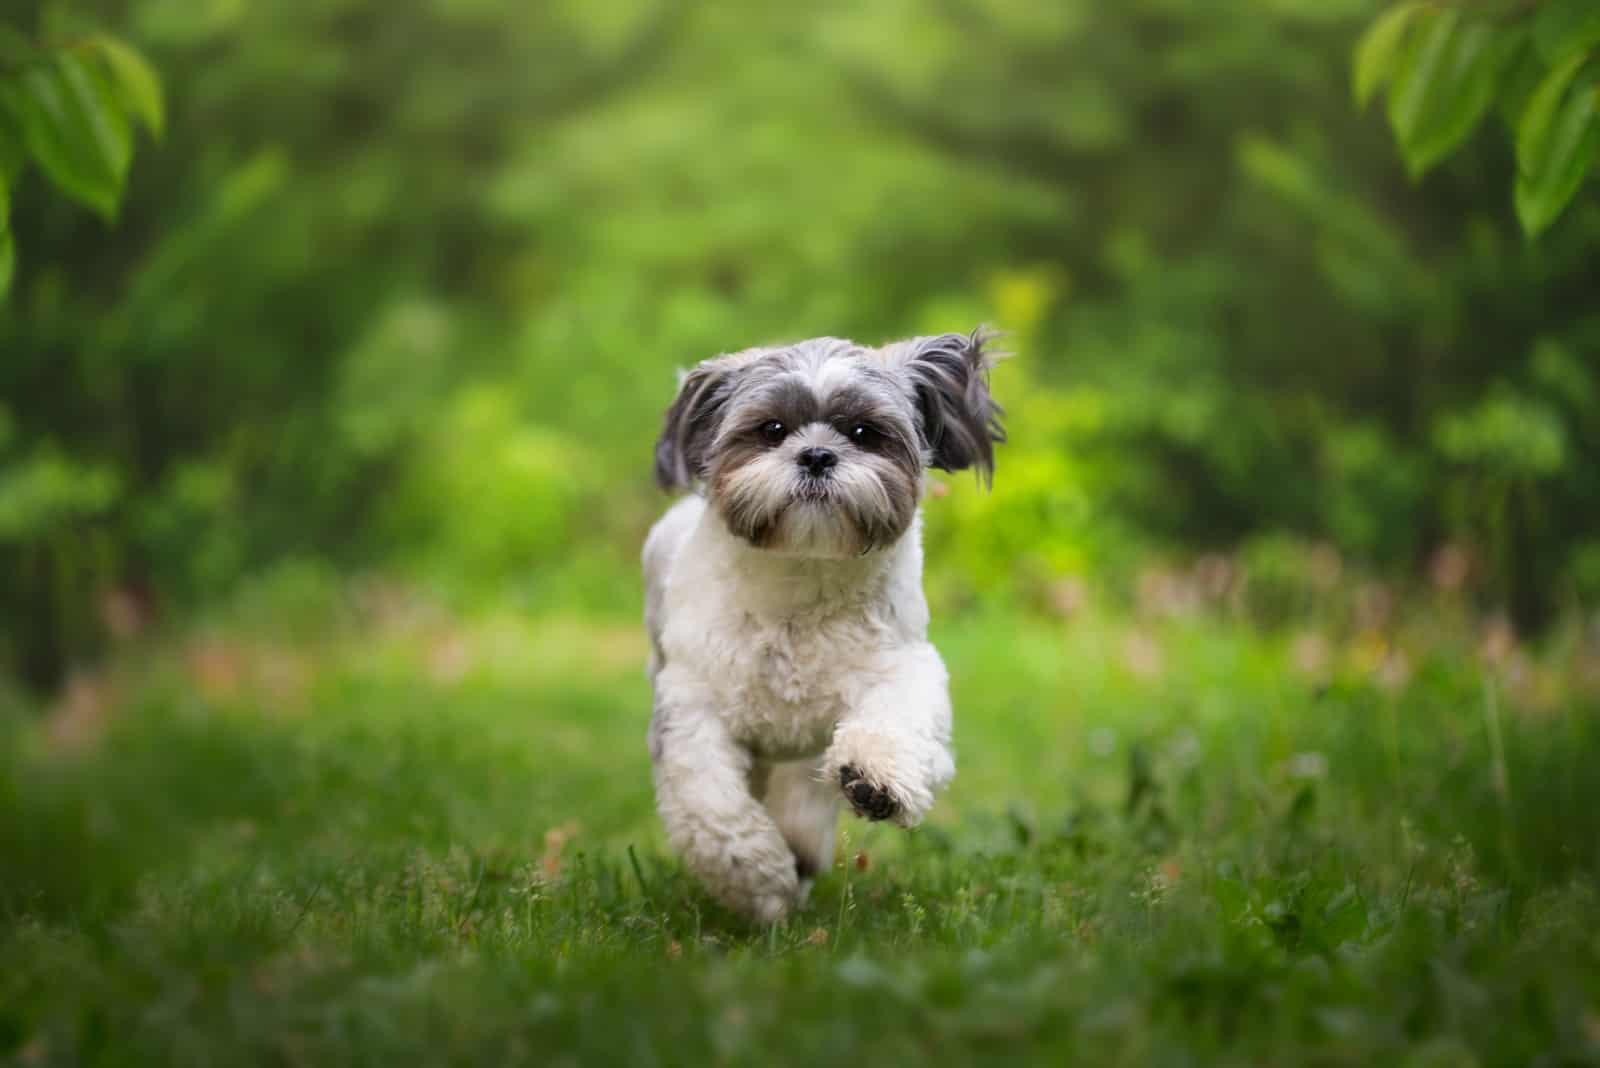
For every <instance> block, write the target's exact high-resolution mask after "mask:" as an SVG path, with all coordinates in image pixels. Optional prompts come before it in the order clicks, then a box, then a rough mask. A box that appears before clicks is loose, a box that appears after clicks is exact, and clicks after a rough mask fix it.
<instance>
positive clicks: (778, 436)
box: [761, 419, 789, 445]
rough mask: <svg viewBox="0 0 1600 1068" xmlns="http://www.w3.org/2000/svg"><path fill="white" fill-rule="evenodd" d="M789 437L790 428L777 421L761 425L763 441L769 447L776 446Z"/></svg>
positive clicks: (770, 420) (768, 421) (772, 420)
mask: <svg viewBox="0 0 1600 1068" xmlns="http://www.w3.org/2000/svg"><path fill="white" fill-rule="evenodd" d="M788 436H789V428H788V427H786V426H784V425H783V424H782V423H780V422H778V421H777V420H776V419H769V420H767V421H766V422H765V423H762V424H761V440H762V441H764V442H766V443H767V444H768V445H776V444H778V443H779V442H780V441H782V440H783V439H784V438H786V437H788Z"/></svg>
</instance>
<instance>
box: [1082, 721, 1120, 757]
mask: <svg viewBox="0 0 1600 1068" xmlns="http://www.w3.org/2000/svg"><path fill="white" fill-rule="evenodd" d="M1088 745H1089V752H1091V753H1093V754H1094V755H1095V756H1097V757H1108V756H1110V755H1111V754H1112V753H1115V752H1116V751H1117V732H1116V731H1114V730H1112V729H1111V728H1110V727H1096V728H1095V729H1094V730H1092V731H1090V732H1089V740H1088Z"/></svg>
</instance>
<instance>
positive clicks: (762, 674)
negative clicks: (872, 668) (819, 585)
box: [720, 613, 881, 757]
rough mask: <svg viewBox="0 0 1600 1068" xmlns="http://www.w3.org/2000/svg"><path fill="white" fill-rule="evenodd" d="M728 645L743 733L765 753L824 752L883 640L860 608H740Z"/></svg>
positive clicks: (731, 713) (734, 715) (734, 716)
mask: <svg viewBox="0 0 1600 1068" xmlns="http://www.w3.org/2000/svg"><path fill="white" fill-rule="evenodd" d="M732 622H733V628H732V631H731V633H729V634H728V635H726V639H727V641H728V645H727V646H725V648H732V649H737V650H739V653H738V655H736V656H734V657H732V658H730V661H731V662H729V661H724V666H725V668H726V674H724V676H723V678H722V679H721V680H720V681H721V682H722V684H723V686H724V687H725V688H726V692H727V695H728V698H729V700H728V707H727V708H726V710H725V714H726V715H727V716H728V717H729V719H730V720H731V726H732V727H733V731H734V734H735V736H736V737H738V738H739V739H740V740H741V741H742V742H744V744H746V745H748V746H749V747H750V748H751V749H752V750H754V751H755V752H757V753H760V754H762V755H764V756H771V757H796V756H804V755H808V754H811V753H816V752H820V751H821V750H822V749H824V748H826V747H827V745H828V742H829V739H830V738H831V737H832V733H833V728H834V726H835V725H836V724H837V723H838V721H839V719H840V717H841V716H842V715H843V714H844V712H845V710H846V709H847V707H848V705H849V703H850V702H851V701H852V700H853V699H854V693H855V691H856V690H857V689H859V686H860V681H861V676H862V665H863V658H864V657H865V656H866V655H868V653H869V651H870V649H872V648H874V647H875V646H876V644H877V643H878V642H879V641H880V640H881V638H880V636H878V635H876V634H875V632H874V631H875V628H874V627H873V626H872V625H871V624H870V623H869V622H868V621H866V620H864V619H862V618H861V617H860V615H859V614H852V613H841V614H838V615H833V616H828V615H814V614H799V615H796V616H795V617H792V618H789V619H782V620H771V619H768V620H763V619H760V618H758V617H756V616H753V615H748V614H740V616H739V617H737V618H736V619H735V620H733V621H732Z"/></svg>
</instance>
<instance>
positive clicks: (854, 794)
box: [839, 764, 900, 820]
mask: <svg viewBox="0 0 1600 1068" xmlns="http://www.w3.org/2000/svg"><path fill="white" fill-rule="evenodd" d="M839 785H840V786H841V787H842V788H843V789H844V796H845V798H846V799H847V800H848V801H849V802H850V807H851V808H853V809H855V810H856V814H857V815H860V816H865V817H866V818H867V819H869V820H886V819H888V818H889V817H891V816H893V815H894V814H895V813H896V812H899V811H900V803H899V802H898V801H896V800H895V799H894V798H893V797H891V796H889V791H887V790H885V789H883V788H881V787H878V786H874V785H872V784H871V783H870V782H868V781H867V780H865V779H863V778H862V777H861V772H859V771H857V770H856V769H855V768H853V767H851V766H850V765H848V764H846V765H845V766H844V767H842V768H840V769H839Z"/></svg>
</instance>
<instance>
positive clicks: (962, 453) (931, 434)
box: [905, 329, 1006, 485]
mask: <svg viewBox="0 0 1600 1068" xmlns="http://www.w3.org/2000/svg"><path fill="white" fill-rule="evenodd" d="M991 336H992V335H990V334H988V333H986V332H985V331H983V330H981V329H980V330H974V331H973V332H972V333H970V334H940V335H938V336H937V337H922V338H916V339H914V340H912V341H911V342H910V343H909V348H910V354H909V356H908V357H907V359H906V364H905V370H906V374H907V375H908V376H909V377H910V379H911V384H912V388H913V389H914V390H915V392H916V400H917V408H918V410H919V412H920V413H921V415H922V434H923V438H924V439H925V440H926V443H927V447H928V450H929V452H930V453H931V455H932V459H931V461H930V462H931V463H932V465H933V466H934V467H938V468H941V469H943V470H945V471H964V470H966V469H967V468H969V467H972V468H976V469H977V472H978V478H979V480H981V481H982V482H983V483H984V484H985V485H988V484H989V483H990V482H992V481H993V480H994V447H995V445H996V444H998V443H1000V442H1003V441H1005V440H1006V431H1005V428H1004V427H1003V426H1001V425H1000V416H1001V415H1003V414H1004V410H1003V409H1002V408H1001V407H1000V406H999V405H998V404H996V403H995V401H994V398H993V397H991V396H989V368H990V366H991V365H992V364H993V363H994V360H995V359H996V357H995V356H994V355H992V354H991V353H989V352H988V351H987V350H986V348H985V346H986V345H987V343H988V342H989V340H990V338H991Z"/></svg>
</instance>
